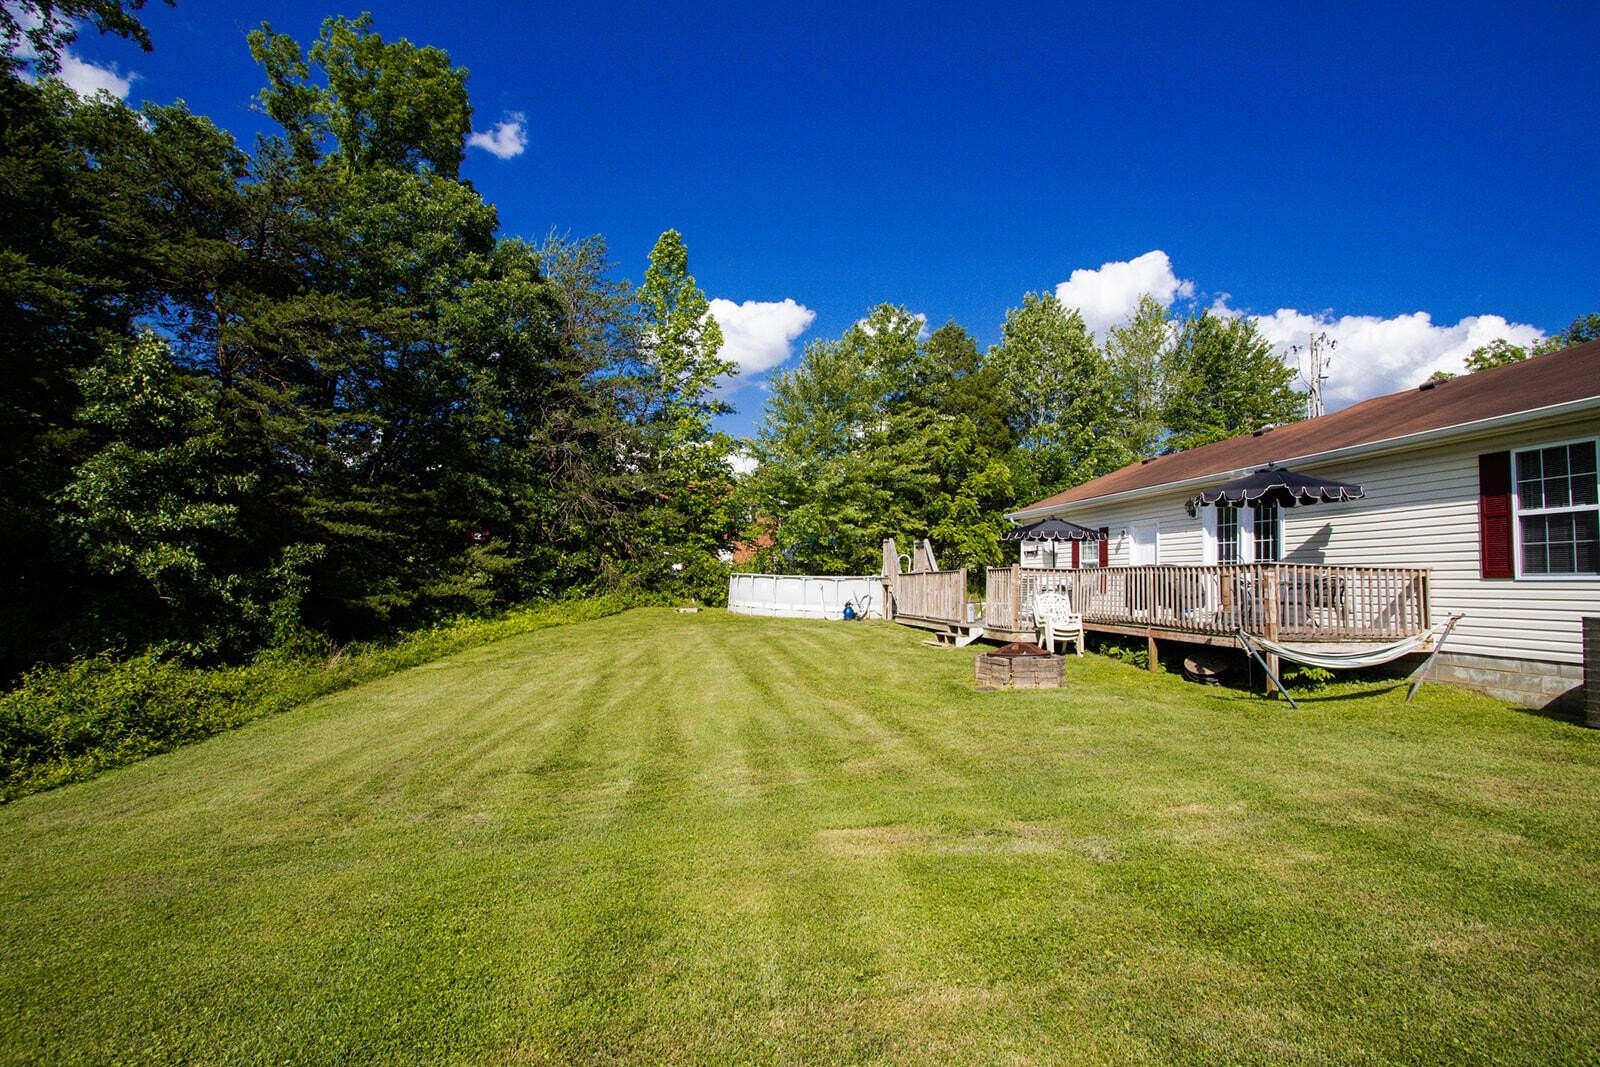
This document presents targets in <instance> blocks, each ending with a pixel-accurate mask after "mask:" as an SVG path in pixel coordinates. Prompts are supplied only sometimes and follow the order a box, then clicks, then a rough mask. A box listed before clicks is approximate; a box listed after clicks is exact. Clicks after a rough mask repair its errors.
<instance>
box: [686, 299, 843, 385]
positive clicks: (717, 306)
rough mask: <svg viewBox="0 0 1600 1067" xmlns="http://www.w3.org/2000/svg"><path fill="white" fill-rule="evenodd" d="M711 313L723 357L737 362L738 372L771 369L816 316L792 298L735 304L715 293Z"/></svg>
mask: <svg viewBox="0 0 1600 1067" xmlns="http://www.w3.org/2000/svg"><path fill="white" fill-rule="evenodd" d="M711 314H712V315H713V316H714V317H715V318H716V320H717V325H718V326H721V327H722V357H723V358H724V359H730V360H732V361H733V362H734V363H736V364H738V367H739V371H740V373H741V374H758V373H760V372H761V371H764V370H771V369H772V368H773V367H776V366H777V365H778V364H780V363H782V362H783V361H784V360H786V359H788V358H789V356H790V355H791V354H792V353H793V348H792V344H793V342H794V340H795V338H797V337H799V336H800V335H801V334H803V333H805V332H806V330H807V329H809V328H810V326H811V323H812V322H813V321H814V320H815V319H816V317H817V313H816V312H815V311H812V310H811V309H810V308H808V307H806V306H805V305H804V304H797V303H795V301H794V300H793V299H785V300H782V301H772V300H746V301H745V302H744V303H742V304H735V303H734V302H733V301H732V300H724V299H722V298H721V297H717V298H716V299H714V300H712V301H711Z"/></svg>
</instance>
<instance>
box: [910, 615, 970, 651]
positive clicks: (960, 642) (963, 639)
mask: <svg viewBox="0 0 1600 1067" xmlns="http://www.w3.org/2000/svg"><path fill="white" fill-rule="evenodd" d="M982 636H983V620H982V619H979V620H978V621H976V622H953V623H950V624H949V627H948V628H947V629H944V630H935V631H934V632H933V640H932V641H926V642H924V644H931V645H938V646H940V647H941V648H966V647H967V646H968V645H970V644H972V643H973V642H974V641H976V640H978V639H979V638H981V637H982Z"/></svg>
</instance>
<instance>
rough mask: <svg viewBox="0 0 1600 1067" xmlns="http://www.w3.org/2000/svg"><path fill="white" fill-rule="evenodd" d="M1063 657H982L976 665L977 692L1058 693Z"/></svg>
mask: <svg viewBox="0 0 1600 1067" xmlns="http://www.w3.org/2000/svg"><path fill="white" fill-rule="evenodd" d="M1066 662H1067V660H1066V657H1065V656H1057V655H1047V656H996V655H993V654H992V653H991V654H986V655H982V656H979V657H978V658H977V661H976V664H977V665H976V671H977V675H978V687H979V688H980V689H1059V688H1060V687H1061V679H1062V677H1063V676H1064V674H1065V673H1066V671H1065V666H1066Z"/></svg>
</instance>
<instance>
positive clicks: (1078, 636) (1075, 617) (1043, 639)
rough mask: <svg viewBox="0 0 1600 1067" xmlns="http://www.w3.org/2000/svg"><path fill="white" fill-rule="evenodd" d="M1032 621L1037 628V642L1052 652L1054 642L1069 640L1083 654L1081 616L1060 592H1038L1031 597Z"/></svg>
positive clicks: (1079, 653) (1062, 642)
mask: <svg viewBox="0 0 1600 1067" xmlns="http://www.w3.org/2000/svg"><path fill="white" fill-rule="evenodd" d="M1033 622H1034V625H1035V626H1037V627H1038V628H1039V644H1040V645H1042V646H1043V647H1044V648H1046V649H1048V650H1050V651H1051V652H1054V651H1055V650H1056V644H1057V643H1058V642H1059V643H1060V644H1062V645H1065V644H1067V643H1068V642H1071V643H1072V644H1073V645H1074V646H1075V647H1076V649H1077V653H1078V655H1080V656H1081V655H1083V616H1082V615H1080V614H1078V613H1077V612H1075V611H1073V610H1072V602H1071V601H1070V600H1068V599H1067V598H1066V596H1064V595H1063V594H1061V593H1038V594H1036V595H1035V596H1034V598H1033Z"/></svg>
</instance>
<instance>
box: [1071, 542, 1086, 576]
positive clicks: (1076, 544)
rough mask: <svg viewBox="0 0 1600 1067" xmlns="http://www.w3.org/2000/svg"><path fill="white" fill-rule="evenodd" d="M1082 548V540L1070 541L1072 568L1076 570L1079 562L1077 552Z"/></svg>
mask: <svg viewBox="0 0 1600 1067" xmlns="http://www.w3.org/2000/svg"><path fill="white" fill-rule="evenodd" d="M1082 549H1083V542H1082V541H1074V542H1072V569H1073V570H1077V569H1078V567H1079V566H1080V564H1079V563H1078V559H1079V552H1080V551H1081V550H1082Z"/></svg>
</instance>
